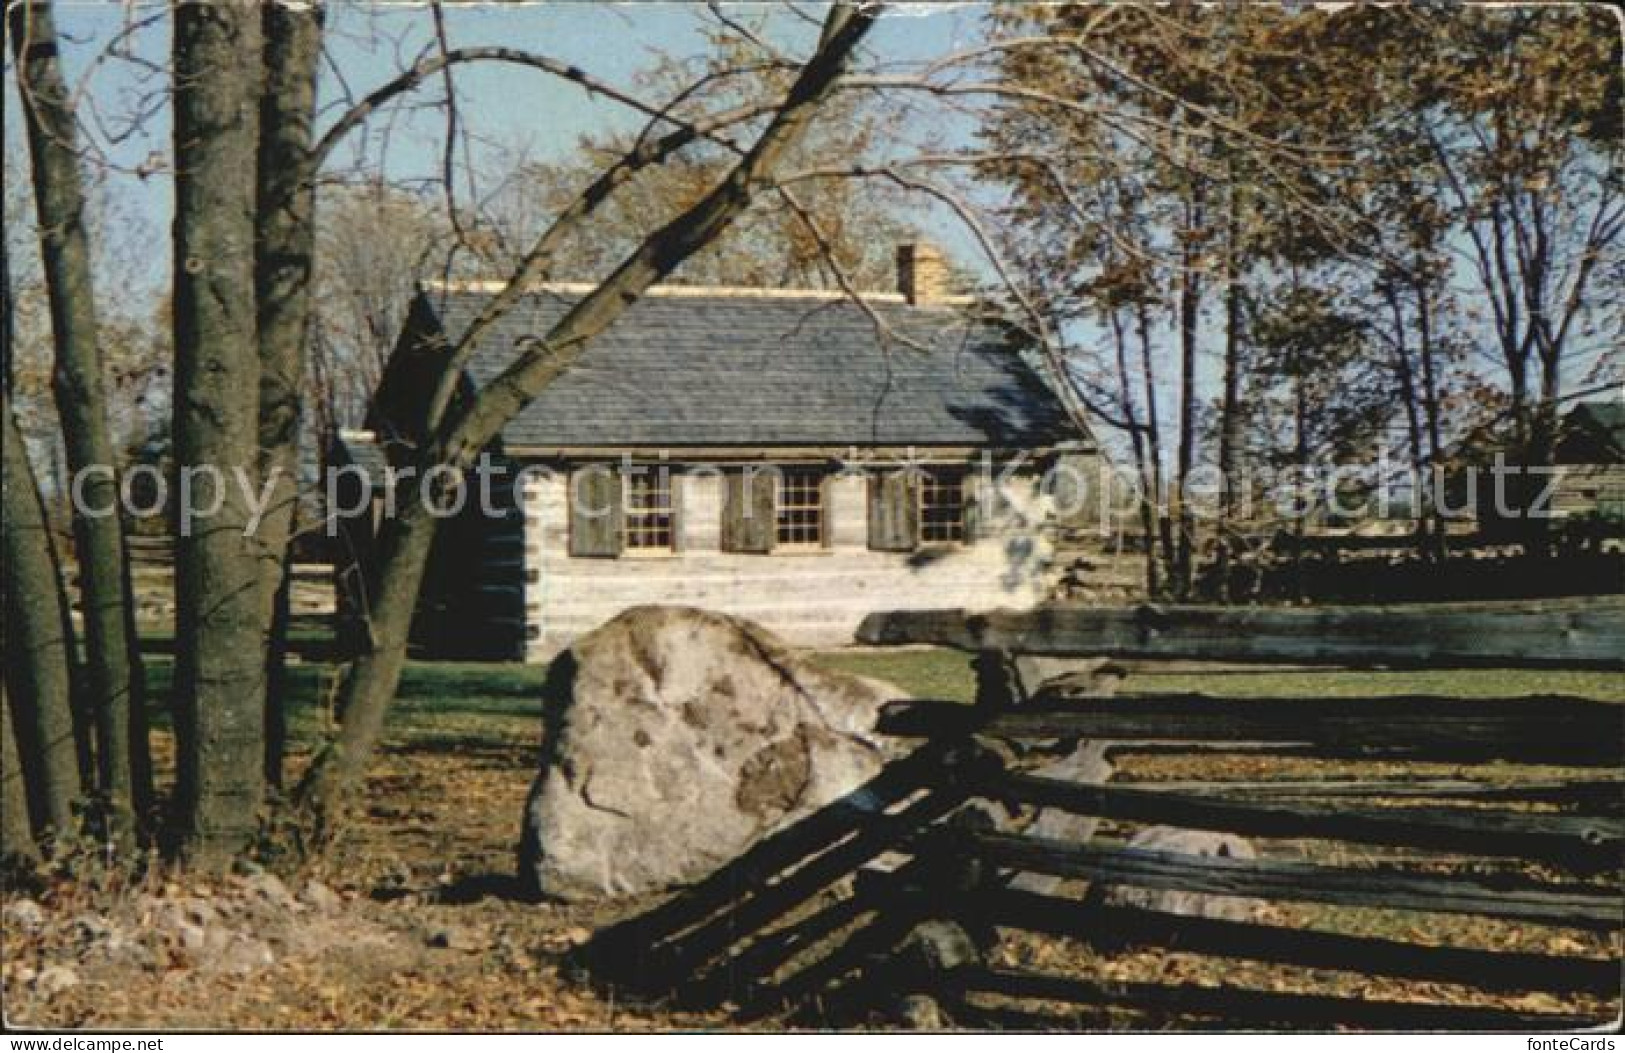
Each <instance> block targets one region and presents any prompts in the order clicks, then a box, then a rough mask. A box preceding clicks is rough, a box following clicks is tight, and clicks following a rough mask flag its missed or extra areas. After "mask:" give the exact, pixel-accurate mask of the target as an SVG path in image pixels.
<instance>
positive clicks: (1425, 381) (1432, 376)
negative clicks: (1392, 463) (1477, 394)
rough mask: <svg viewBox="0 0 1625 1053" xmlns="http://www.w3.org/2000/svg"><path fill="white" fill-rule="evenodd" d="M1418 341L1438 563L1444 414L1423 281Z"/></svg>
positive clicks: (1432, 545)
mask: <svg viewBox="0 0 1625 1053" xmlns="http://www.w3.org/2000/svg"><path fill="white" fill-rule="evenodd" d="M1422 269H1423V261H1421V260H1417V262H1416V273H1417V274H1421V273H1422ZM1416 342H1417V347H1416V350H1417V358H1418V359H1419V360H1420V363H1421V367H1422V415H1423V420H1424V421H1425V422H1426V425H1427V440H1428V449H1427V466H1428V478H1427V487H1426V493H1427V494H1428V496H1429V500H1428V501H1427V503H1426V506H1425V508H1424V510H1423V511H1424V512H1425V513H1426V515H1427V523H1426V530H1427V534H1428V538H1429V543H1428V554H1429V556H1430V558H1432V559H1433V560H1434V561H1435V562H1438V563H1443V562H1444V560H1445V557H1446V556H1448V555H1449V549H1448V547H1447V546H1448V541H1447V539H1446V537H1445V524H1444V516H1443V515H1442V514H1440V512H1439V509H1438V502H1437V501H1435V500H1432V498H1434V497H1437V496H1438V495H1437V493H1436V490H1437V487H1436V485H1435V483H1436V480H1435V475H1436V474H1437V473H1438V472H1439V470H1440V468H1441V467H1442V464H1443V456H1444V439H1443V435H1442V425H1441V420H1440V418H1441V416H1442V412H1441V407H1440V405H1439V378H1438V369H1437V368H1436V366H1435V363H1434V347H1433V305H1432V302H1431V299H1430V293H1429V290H1428V286H1427V283H1426V282H1425V281H1423V280H1420V279H1419V280H1418V281H1417V282H1416Z"/></svg>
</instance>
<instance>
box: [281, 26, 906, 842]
mask: <svg viewBox="0 0 1625 1053" xmlns="http://www.w3.org/2000/svg"><path fill="white" fill-rule="evenodd" d="M878 14H879V11H878V9H875V8H872V7H868V6H861V7H860V6H856V5H845V4H840V5H836V6H834V7H832V8H831V9H830V11H829V14H828V16H827V18H826V20H825V23H824V29H823V33H822V35H821V36H820V39H819V44H818V50H817V52H816V53H815V54H814V55H813V57H812V58H811V59H809V60H808V62H807V64H806V65H805V66H804V67H803V68H802V70H801V73H800V75H799V76H798V77H797V79H796V82H795V84H794V85H793V86H792V87H791V89H790V91H789V93H788V94H787V96H786V98H785V102H784V104H783V106H782V107H781V108H780V109H779V111H778V112H777V113H776V114H775V115H774V117H773V120H772V121H771V122H770V123H769V125H768V127H767V128H766V130H764V131H763V132H762V135H761V138H760V139H758V140H757V142H756V144H755V145H754V146H753V147H752V148H751V150H750V152H749V153H747V154H746V155H745V157H744V158H743V159H742V160H741V161H740V162H739V163H738V165H736V166H735V167H734V169H733V170H732V171H731V172H730V173H729V175H728V176H727V178H725V179H724V180H723V181H722V182H721V183H719V184H718V185H717V186H716V187H714V188H713V189H712V190H711V192H710V193H708V194H707V195H706V196H705V197H704V198H703V199H702V200H700V201H699V202H698V203H696V204H695V205H693V206H692V207H690V208H689V209H687V210H685V211H684V212H683V213H682V214H681V215H679V216H678V217H677V218H676V219H674V220H673V221H672V222H670V223H668V224H667V225H666V226H664V227H662V228H661V229H659V230H658V231H656V232H655V233H654V234H652V235H650V236H649V237H648V238H647V239H646V240H645V241H644V242H643V243H642V244H641V245H639V246H638V248H637V249H635V250H634V251H633V252H632V254H631V255H630V256H628V257H627V258H626V260H624V261H623V262H622V263H621V265H620V266H619V267H618V268H616V270H615V272H614V273H613V274H612V275H610V276H609V277H608V278H607V279H605V281H604V282H603V283H602V284H600V285H599V286H598V288H596V289H595V290H593V292H591V293H589V294H588V295H587V296H585V297H584V298H583V299H582V300H581V301H580V302H578V303H577V304H576V305H575V306H574V307H573V308H571V309H570V310H569V311H568V312H567V313H566V314H565V316H564V317H563V318H562V319H561V320H560V321H559V322H558V323H557V324H556V325H555V326H554V327H553V329H552V331H551V332H549V333H548V334H547V337H546V338H545V339H544V340H542V341H540V342H539V343H538V344H536V345H534V346H532V347H529V348H527V349H526V350H525V351H523V352H522V353H521V354H520V356H519V358H518V359H517V360H516V361H515V363H514V365H512V366H511V367H509V368H508V369H507V370H506V371H505V372H504V373H503V374H502V375H500V376H498V377H496V378H495V379H494V380H492V381H491V382H490V383H489V384H487V385H486V386H485V388H483V389H482V390H481V391H480V393H479V395H478V396H477V397H476V398H475V399H474V400H473V401H472V403H471V404H469V405H468V406H467V407H466V408H464V409H462V410H460V411H459V412H457V413H456V414H455V415H453V416H450V417H448V418H447V419H446V421H445V422H444V423H443V424H441V425H440V426H439V427H437V428H436V430H435V434H434V435H433V436H432V437H431V438H430V440H429V441H428V442H427V443H426V444H425V447H424V451H423V453H422V454H421V455H420V458H419V466H420V467H422V468H429V467H432V466H435V465H439V464H446V465H451V466H453V467H456V468H464V467H466V466H467V465H469V464H470V463H472V461H473V460H474V458H476V457H477V456H478V455H479V452H480V451H481V450H482V449H484V448H485V447H486V445H487V444H488V443H489V442H490V441H491V440H492V439H493V438H494V437H495V436H496V434H497V433H498V431H500V429H501V428H502V426H503V425H504V424H505V423H507V422H508V421H509V420H511V419H512V418H513V416H514V415H515V414H517V413H518V412H519V411H520V410H521V409H523V408H524V406H525V405H526V404H527V403H528V402H529V401H530V400H532V399H534V398H535V397H536V395H537V394H539V393H540V392H541V391H542V390H543V389H544V388H545V387H546V386H547V385H548V384H549V383H551V382H552V381H553V379H554V378H555V377H557V376H558V375H559V374H560V373H561V372H563V371H564V370H565V369H567V368H568V367H569V366H570V365H571V363H573V362H574V361H575V360H576V359H577V358H579V357H580V355H581V353H582V352H583V351H584V350H585V349H586V347H587V345H588V344H589V343H590V342H591V340H592V339H593V338H594V337H596V336H597V335H598V334H600V333H602V332H603V331H604V330H605V329H607V328H608V327H609V326H610V325H612V324H614V322H615V321H616V319H618V318H619V317H620V316H621V315H622V314H623V313H624V312H625V310H626V308H627V307H628V306H629V305H630V304H632V303H633V302H635V301H636V300H637V298H638V297H640V296H641V295H643V293H644V292H645V291H647V290H648V288H649V287H650V286H651V285H653V284H654V283H655V282H657V281H659V280H660V279H661V278H663V277H665V276H666V275H668V274H670V273H671V272H672V271H673V270H674V269H676V268H677V267H678V266H679V265H680V264H682V263H683V261H684V260H686V259H688V258H689V257H690V256H692V255H694V253H696V252H698V251H700V250H701V249H703V248H705V247H706V246H707V245H709V244H711V243H712V242H713V241H715V239H716V238H717V237H718V236H719V235H720V234H721V233H722V232H723V231H724V230H726V229H727V227H728V226H729V225H730V224H731V223H732V222H733V221H734V220H735V219H737V218H738V216H739V215H740V213H742V212H744V210H745V209H746V208H747V207H748V206H749V205H750V202H751V200H752V198H753V197H754V194H755V193H756V191H757V190H758V189H759V188H760V187H762V186H763V185H764V184H766V183H767V182H769V181H770V180H771V178H772V176H773V174H774V173H775V171H776V170H777V168H778V166H779V164H780V163H781V161H782V159H783V158H784V156H785V154H786V152H787V151H788V150H789V149H790V148H791V147H792V146H793V145H794V144H795V143H796V142H797V141H799V140H800V138H801V137H802V134H803V133H804V131H805V129H806V126H807V125H808V123H809V122H810V121H811V120H812V119H813V117H814V115H815V114H816V113H817V112H818V109H819V107H820V106H821V105H822V103H823V101H824V100H825V98H826V97H827V96H828V94H829V92H830V90H831V87H832V85H833V83H834V81H835V79H836V78H837V77H838V76H839V75H840V72H841V70H842V69H843V68H844V67H845V65H846V61H847V58H848V56H849V55H850V54H851V52H852V50H853V49H854V48H855V47H856V46H857V44H858V42H859V41H860V40H862V38H863V37H864V35H865V34H866V33H867V32H868V30H869V28H870V27H871V26H872V25H873V24H874V20H875V18H876V17H877V16H878ZM545 237H546V235H544V238H545ZM449 357H450V358H451V359H453V360H455V358H456V357H457V352H456V350H454V351H453V352H452V353H451V355H450V356H449ZM419 478H423V476H422V475H420V476H419ZM425 504H426V503H425V502H422V501H411V502H408V503H407V504H406V506H405V508H404V509H403V510H402V511H401V513H400V514H399V515H398V516H397V517H396V518H394V519H391V520H389V521H387V522H386V523H385V525H384V528H383V531H382V536H381V538H380V551H379V578H378V581H379V585H378V591H377V595H376V597H375V599H374V605H373V611H374V614H375V620H374V623H373V633H372V638H373V641H374V643H373V647H372V650H371V651H369V652H368V653H366V654H364V655H362V656H361V658H360V659H358V661H357V662H356V665H355V668H354V669H353V670H352V672H351V675H350V678H349V679H348V680H347V681H346V682H345V685H344V695H343V699H342V709H343V713H344V722H343V725H342V727H341V728H340V731H339V737H338V740H337V741H336V742H335V743H333V744H332V746H331V747H329V749H327V750H325V751H324V752H323V753H322V754H321V755H320V756H318V757H317V759H316V760H315V761H314V762H313V764H312V766H311V769H310V771H309V772H307V773H306V776H305V779H304V781H303V783H302V784H301V786H300V789H299V795H298V802H299V805H300V807H301V809H302V810H303V812H304V813H305V819H306V822H307V824H308V826H309V833H310V835H311V837H312V838H313V839H314V842H315V843H316V844H318V845H319V844H320V843H322V842H323V841H325V840H326V839H328V838H329V837H330V836H331V835H332V833H333V832H335V829H336V824H337V823H338V821H339V820H340V819H341V818H342V810H343V806H344V804H345V803H346V800H347V798H348V796H349V793H350V791H351V789H352V788H353V787H354V786H355V784H356V783H357V782H358V781H359V780H360V778H361V776H362V775H363V774H364V773H365V771H366V768H367V764H368V762H369V761H370V759H371V756H372V752H373V750H374V749H375V748H376V746H377V744H378V740H379V737H380V735H381V734H382V732H383V726H384V718H385V716H386V715H387V713H388V708H389V703H390V701H391V700H392V699H393V697H394V694H395V689H396V686H397V685H398V684H399V682H400V673H401V667H402V665H403V663H404V662H405V658H406V642H407V634H408V629H409V628H410V625H411V618H412V610H413V607H414V605H415V603H416V601H417V594H418V590H419V586H420V585H421V583H422V580H423V575H424V571H425V569H426V565H427V563H428V558H429V551H430V547H431V544H432V542H433V539H434V531H435V527H436V520H435V519H434V518H433V517H432V516H431V515H430V514H429V512H428V511H427V509H426V508H425Z"/></svg>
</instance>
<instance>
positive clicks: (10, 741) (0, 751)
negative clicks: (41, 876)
mask: <svg viewBox="0 0 1625 1053" xmlns="http://www.w3.org/2000/svg"><path fill="white" fill-rule="evenodd" d="M38 858H39V846H38V845H37V844H35V843H34V832H33V829H32V824H30V823H29V821H28V783H27V780H25V779H24V778H23V765H22V754H21V753H19V752H18V751H17V736H16V734H15V733H14V731H13V728H12V726H11V704H10V703H9V702H8V701H7V700H6V685H5V681H4V680H0V861H5V860H11V859H28V860H32V859H38Z"/></svg>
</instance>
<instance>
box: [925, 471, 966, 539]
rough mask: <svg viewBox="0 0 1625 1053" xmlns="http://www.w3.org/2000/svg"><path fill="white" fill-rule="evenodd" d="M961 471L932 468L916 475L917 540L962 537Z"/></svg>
mask: <svg viewBox="0 0 1625 1053" xmlns="http://www.w3.org/2000/svg"><path fill="white" fill-rule="evenodd" d="M965 520H966V515H965V473H964V472H963V471H961V470H959V469H957V468H932V469H929V470H927V471H925V472H924V473H922V474H921V477H920V540H921V541H923V542H925V543H926V544H944V543H950V544H951V543H955V542H962V541H964V540H965Z"/></svg>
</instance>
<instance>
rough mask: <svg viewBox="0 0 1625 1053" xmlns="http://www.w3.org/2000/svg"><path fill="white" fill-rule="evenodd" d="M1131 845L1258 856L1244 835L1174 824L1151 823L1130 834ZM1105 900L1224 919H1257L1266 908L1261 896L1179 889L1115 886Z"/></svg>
mask: <svg viewBox="0 0 1625 1053" xmlns="http://www.w3.org/2000/svg"><path fill="white" fill-rule="evenodd" d="M1128 847H1130V848H1137V849H1141V850H1143V851H1147V852H1166V853H1171V854H1174V855H1182V856H1193V857H1196V858H1199V859H1200V858H1210V859H1257V858H1258V852H1257V850H1256V849H1254V848H1253V845H1252V842H1250V841H1248V840H1247V839H1246V838H1244V837H1237V836H1236V835H1235V834H1221V833H1212V832H1209V831H1206V830H1185V829H1182V828H1180V827H1174V826H1148V827H1146V828H1145V829H1143V830H1141V831H1139V832H1138V833H1136V834H1135V835H1134V836H1133V837H1131V838H1129V840H1128ZM1104 901H1105V902H1106V903H1107V904H1108V905H1109V906H1114V907H1139V908H1140V909H1142V910H1157V911H1163V912H1165V913H1168V914H1182V915H1184V916H1186V917H1191V918H1218V919H1220V920H1221V921H1256V920H1258V918H1259V917H1260V916H1261V915H1262V914H1263V911H1264V902H1263V901H1262V900H1257V899H1249V898H1247V897H1245V896H1221V895H1215V894H1213V893H1208V892H1181V891H1179V890H1176V889H1160V888H1136V887H1126V886H1115V887H1112V888H1108V889H1107V890H1106V892H1105V896H1104Z"/></svg>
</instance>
